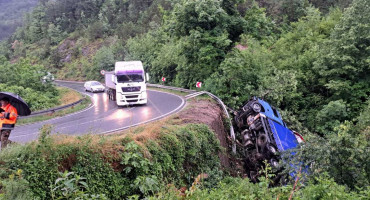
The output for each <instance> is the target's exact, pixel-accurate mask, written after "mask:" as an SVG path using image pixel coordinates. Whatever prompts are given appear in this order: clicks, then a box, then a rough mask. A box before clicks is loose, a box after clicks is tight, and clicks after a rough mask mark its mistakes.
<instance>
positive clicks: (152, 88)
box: [147, 87, 189, 96]
mask: <svg viewBox="0 0 370 200" xmlns="http://www.w3.org/2000/svg"><path fill="white" fill-rule="evenodd" d="M147 88H148V89H149V90H155V91H160V92H168V93H172V94H176V95H179V96H186V95H188V94H189V93H186V92H181V91H177V90H169V89H163V88H156V87H147Z"/></svg>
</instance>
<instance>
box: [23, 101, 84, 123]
mask: <svg viewBox="0 0 370 200" xmlns="http://www.w3.org/2000/svg"><path fill="white" fill-rule="evenodd" d="M84 99H86V96H84V97H83V98H82V99H80V100H78V101H75V102H73V103H70V104H67V105H64V106H58V107H54V108H50V109H47V110H42V111H37V112H33V113H31V114H30V115H29V116H19V118H23V119H25V118H30V117H34V116H37V115H43V114H46V113H54V112H55V111H59V110H63V109H66V108H70V107H72V106H75V105H77V104H79V103H81V102H82V101H83V100H84Z"/></svg>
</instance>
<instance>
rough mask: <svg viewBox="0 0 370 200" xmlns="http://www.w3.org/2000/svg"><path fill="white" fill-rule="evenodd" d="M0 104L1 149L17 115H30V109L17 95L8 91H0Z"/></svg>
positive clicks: (6, 140) (7, 141)
mask: <svg viewBox="0 0 370 200" xmlns="http://www.w3.org/2000/svg"><path fill="white" fill-rule="evenodd" d="M0 106H1V108H0V139H1V148H2V149H3V148H5V147H6V146H7V145H8V143H9V140H8V139H9V135H10V132H11V130H13V129H14V126H15V123H16V122H17V118H18V116H27V115H30V114H31V110H30V108H29V107H28V105H27V103H26V102H25V101H24V100H23V99H22V98H21V97H20V96H19V95H17V94H13V93H10V92H0Z"/></svg>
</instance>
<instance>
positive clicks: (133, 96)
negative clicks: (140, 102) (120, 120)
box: [126, 95, 139, 99]
mask: <svg viewBox="0 0 370 200" xmlns="http://www.w3.org/2000/svg"><path fill="white" fill-rule="evenodd" d="M138 97H139V95H130V96H126V98H129V99H132V98H138Z"/></svg>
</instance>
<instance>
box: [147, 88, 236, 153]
mask: <svg viewBox="0 0 370 200" xmlns="http://www.w3.org/2000/svg"><path fill="white" fill-rule="evenodd" d="M146 85H147V86H149V87H156V88H163V89H169V90H176V91H181V92H186V93H191V94H189V95H186V96H185V98H186V99H190V98H193V97H196V96H199V95H202V94H207V95H208V96H210V97H211V98H212V99H214V100H216V101H217V102H218V104H220V105H221V107H222V109H223V111H224V113H225V115H226V116H227V118H228V119H229V123H230V137H231V139H232V152H233V153H234V154H236V137H235V132H234V127H233V125H232V122H231V117H230V114H229V112H228V111H227V110H228V108H227V106H226V105H225V104H224V102H223V101H222V100H221V99H220V98H219V97H217V96H216V95H214V94H212V93H210V92H207V91H200V92H197V91H195V90H189V89H184V88H178V87H172V86H165V85H158V84H149V83H147V84H146Z"/></svg>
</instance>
